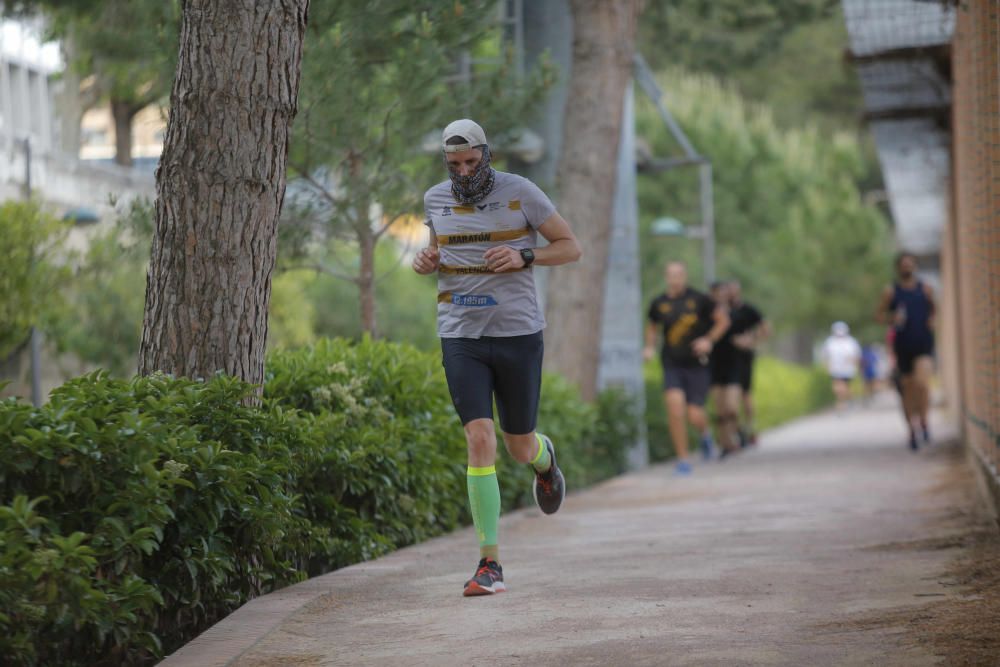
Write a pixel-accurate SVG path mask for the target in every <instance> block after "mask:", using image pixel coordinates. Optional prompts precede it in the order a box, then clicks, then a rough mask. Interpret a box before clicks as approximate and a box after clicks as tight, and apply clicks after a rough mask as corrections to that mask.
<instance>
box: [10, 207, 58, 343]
mask: <svg viewBox="0 0 1000 667" xmlns="http://www.w3.org/2000/svg"><path fill="white" fill-rule="evenodd" d="M66 232H67V225H66V224H65V223H62V222H60V221H58V220H56V219H55V218H53V217H52V216H51V215H49V214H48V213H47V212H45V211H44V210H43V209H42V208H41V206H40V205H39V204H38V203H37V202H29V203H24V202H13V201H9V202H6V203H4V204H0V238H2V239H3V242H2V243H0V266H2V267H3V270H2V271H0V358H4V357H6V356H7V355H9V354H10V353H11V352H13V351H14V350H15V349H16V348H17V347H18V346H19V345H21V344H22V343H24V342H26V341H27V338H28V335H29V333H30V331H31V327H33V326H40V327H42V328H46V327H47V325H48V324H49V323H50V321H51V319H52V317H53V316H54V314H55V313H56V311H57V310H58V308H59V306H60V304H61V301H62V299H61V293H62V292H61V290H62V288H63V286H64V284H65V283H66V281H67V279H68V277H69V269H68V268H67V267H66V266H65V262H66V260H67V257H66V255H65V251H64V250H63V249H62V247H61V246H62V245H63V240H64V239H65V237H66Z"/></svg>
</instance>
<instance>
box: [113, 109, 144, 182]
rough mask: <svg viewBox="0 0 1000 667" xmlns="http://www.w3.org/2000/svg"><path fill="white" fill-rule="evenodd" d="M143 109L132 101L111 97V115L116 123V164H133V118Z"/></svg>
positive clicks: (128, 165)
mask: <svg viewBox="0 0 1000 667" xmlns="http://www.w3.org/2000/svg"><path fill="white" fill-rule="evenodd" d="M141 110H142V109H141V107H140V108H136V105H135V104H133V103H131V102H125V101H122V100H118V99H114V98H112V99H111V117H112V119H114V123H115V164H120V165H121V166H123V167H131V166H132V119H133V118H135V115H136V114H137V113H139V112H140V111H141Z"/></svg>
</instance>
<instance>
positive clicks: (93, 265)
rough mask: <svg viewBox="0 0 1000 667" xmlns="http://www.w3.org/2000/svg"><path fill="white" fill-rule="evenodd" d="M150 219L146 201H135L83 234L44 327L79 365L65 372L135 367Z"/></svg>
mask: <svg viewBox="0 0 1000 667" xmlns="http://www.w3.org/2000/svg"><path fill="white" fill-rule="evenodd" d="M152 224H153V223H152V209H151V205H150V203H149V202H148V201H144V200H135V201H132V202H130V203H128V204H126V205H124V206H122V207H120V208H119V209H118V213H117V217H116V218H115V221H114V223H113V224H111V225H108V226H107V227H104V228H101V229H98V230H95V232H96V233H93V234H91V235H90V236H89V238H88V240H87V249H86V250H85V251H84V252H83V253H82V255H81V256H80V258H79V261H78V262H77V264H76V268H75V271H74V275H73V279H72V281H68V282H67V286H66V288H65V289H64V292H63V293H64V295H65V302H64V305H63V307H62V308H61V309H60V311H59V313H58V315H57V316H56V317H55V318H53V322H52V326H51V328H50V330H49V334H50V337H51V338H52V339H53V340H54V342H55V343H56V346H57V348H58V349H59V350H60V351H61V352H70V353H72V355H73V356H74V357H76V358H77V359H78V360H79V361H80V363H81V364H82V366H83V368H81V369H67V370H70V374H75V373H76V372H80V371H82V370H83V369H87V368H93V367H100V368H104V369H106V370H108V371H110V372H111V373H112V374H113V375H115V376H119V377H122V376H126V375H131V374H132V373H134V372H135V366H136V355H137V354H138V351H139V336H140V333H141V330H142V308H143V300H144V296H145V295H144V291H143V290H144V288H145V277H146V266H147V265H148V263H149V244H150V238H151V236H152Z"/></svg>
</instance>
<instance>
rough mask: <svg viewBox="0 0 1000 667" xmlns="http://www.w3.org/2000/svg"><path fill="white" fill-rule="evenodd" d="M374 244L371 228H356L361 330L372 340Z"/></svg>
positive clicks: (375, 330)
mask: <svg viewBox="0 0 1000 667" xmlns="http://www.w3.org/2000/svg"><path fill="white" fill-rule="evenodd" d="M365 210H367V209H365ZM375 243H376V239H375V233H374V232H373V231H372V229H371V227H368V226H361V227H358V247H359V250H360V252H361V266H360V270H359V271H358V297H359V298H360V301H361V328H362V330H363V331H364V332H365V333H367V334H368V335H370V336H371V337H372V338H377V337H378V327H377V324H376V321H375Z"/></svg>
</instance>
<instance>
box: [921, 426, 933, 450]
mask: <svg viewBox="0 0 1000 667" xmlns="http://www.w3.org/2000/svg"><path fill="white" fill-rule="evenodd" d="M920 427H921V429H922V430H923V436H924V444H925V445H929V444H931V431H930V429H929V428H927V424H921V425H920Z"/></svg>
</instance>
